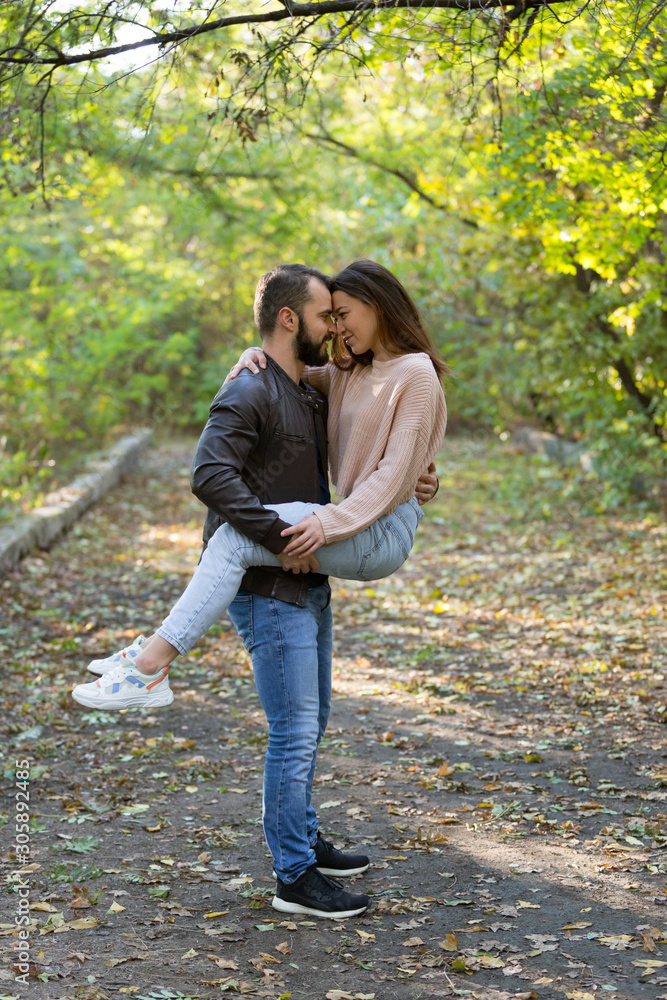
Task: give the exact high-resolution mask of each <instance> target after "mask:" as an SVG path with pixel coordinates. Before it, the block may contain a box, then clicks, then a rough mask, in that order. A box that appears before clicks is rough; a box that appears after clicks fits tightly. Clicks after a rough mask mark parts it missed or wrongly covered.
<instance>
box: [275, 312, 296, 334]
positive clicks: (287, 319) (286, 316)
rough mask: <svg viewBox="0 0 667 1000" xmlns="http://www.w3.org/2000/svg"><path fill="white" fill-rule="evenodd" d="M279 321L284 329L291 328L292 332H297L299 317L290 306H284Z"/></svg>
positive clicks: (279, 314)
mask: <svg viewBox="0 0 667 1000" xmlns="http://www.w3.org/2000/svg"><path fill="white" fill-rule="evenodd" d="M278 323H279V324H280V326H282V327H283V329H285V330H289V332H290V333H296V329H297V327H298V325H299V317H298V316H297V314H296V313H295V312H294V310H293V309H290V307H289V306H283V307H282V309H281V310H280V312H279V313H278Z"/></svg>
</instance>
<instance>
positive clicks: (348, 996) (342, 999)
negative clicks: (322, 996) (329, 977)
mask: <svg viewBox="0 0 667 1000" xmlns="http://www.w3.org/2000/svg"><path fill="white" fill-rule="evenodd" d="M327 1000H354V994H352V993H348V992H347V990H329V992H328V993H327Z"/></svg>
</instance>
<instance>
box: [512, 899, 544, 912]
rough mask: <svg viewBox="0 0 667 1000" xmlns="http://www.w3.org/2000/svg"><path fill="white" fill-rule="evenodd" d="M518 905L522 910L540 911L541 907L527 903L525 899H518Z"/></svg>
mask: <svg viewBox="0 0 667 1000" xmlns="http://www.w3.org/2000/svg"><path fill="white" fill-rule="evenodd" d="M516 905H517V906H518V907H519V909H520V910H539V909H540V906H539V905H538V904H537V903H526V901H525V900H523V899H517V901H516Z"/></svg>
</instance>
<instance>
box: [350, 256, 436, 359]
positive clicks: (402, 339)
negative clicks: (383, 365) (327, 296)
mask: <svg viewBox="0 0 667 1000" xmlns="http://www.w3.org/2000/svg"><path fill="white" fill-rule="evenodd" d="M331 291H332V292H336V291H339V292H345V293H346V294H347V295H350V296H352V298H354V299H360V300H361V301H362V302H365V303H366V305H368V306H370V307H371V308H372V309H374V310H375V314H376V316H377V321H378V336H379V338H380V343H381V344H382V346H383V347H384V348H386V350H388V351H389V353H390V354H418V353H424V354H428V356H429V358H430V359H431V361H432V363H433V367H434V368H435V370H436V373H437V375H438V378H442V377H443V375H449V374H451V369H450V368H448V367H447V365H446V364H445V362H444V361H443V360H442V358H441V357H440V354H439V353H438V350H437V348H436V346H435V344H434V343H433V340H432V339H431V335H430V334H429V332H428V331H427V329H426V327H425V325H424V321H423V320H422V318H421V315H420V313H419V309H418V308H417V306H416V305H415V303H414V302H413V300H412V299H411V298H410V296H409V295H408V293H407V292H406V290H405V288H403V285H402V284H401V283H400V281H399V280H398V278H397V277H396V276H395V275H394V274H392V273H391V271H389V270H388V269H387V268H386V267H383V265H382V264H378V263H376V262H375V261H374V260H367V259H363V258H362V259H361V260H355V261H353V262H352V263H351V264H348V266H347V267H346V268H344V269H343V270H342V271H340V273H339V274H337V275H336V276H335V278H334V279H333V282H332V285H331ZM331 359H332V361H333V363H334V364H335V365H336V367H337V368H342V369H343V370H344V371H345V370H348V369H350V368H353V367H354V365H370V364H371V362H372V360H373V352H372V351H366V353H365V354H353V353H352V352H351V351H350V350H349V349H348V348H347V347H346V346H345V344H344V342H343V339H342V337H335V338H334V341H333V345H332V351H331Z"/></svg>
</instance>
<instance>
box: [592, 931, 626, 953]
mask: <svg viewBox="0 0 667 1000" xmlns="http://www.w3.org/2000/svg"><path fill="white" fill-rule="evenodd" d="M597 940H598V942H599V944H604V945H606V946H607V948H611V950H612V951H624V950H625V949H626V948H630V947H632V942H633V941H635V938H634V936H633V935H632V934H610V935H609V937H600V938H597Z"/></svg>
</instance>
